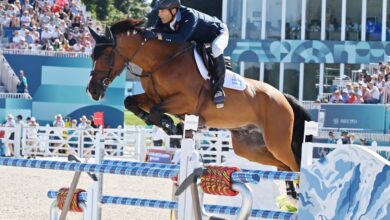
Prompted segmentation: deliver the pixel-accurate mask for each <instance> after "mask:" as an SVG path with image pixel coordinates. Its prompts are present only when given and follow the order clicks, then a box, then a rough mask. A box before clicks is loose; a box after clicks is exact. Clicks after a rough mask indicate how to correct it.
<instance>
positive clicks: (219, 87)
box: [211, 54, 226, 108]
mask: <svg viewBox="0 0 390 220" xmlns="http://www.w3.org/2000/svg"><path fill="white" fill-rule="evenodd" d="M225 71H226V67H225V59H224V57H223V54H222V55H220V56H219V57H217V58H214V71H213V74H212V77H211V83H212V88H213V89H212V94H213V102H214V104H215V105H216V107H217V108H223V106H224V102H225V92H224V91H223V83H224V81H225Z"/></svg>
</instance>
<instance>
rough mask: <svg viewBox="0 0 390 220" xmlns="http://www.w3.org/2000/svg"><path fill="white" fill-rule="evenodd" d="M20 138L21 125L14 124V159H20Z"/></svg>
mask: <svg viewBox="0 0 390 220" xmlns="http://www.w3.org/2000/svg"><path fill="white" fill-rule="evenodd" d="M21 138H22V124H19V123H17V124H15V131H14V155H15V157H16V158H21V157H22V156H21V155H20V150H21V146H20V145H21V143H20V139H21Z"/></svg>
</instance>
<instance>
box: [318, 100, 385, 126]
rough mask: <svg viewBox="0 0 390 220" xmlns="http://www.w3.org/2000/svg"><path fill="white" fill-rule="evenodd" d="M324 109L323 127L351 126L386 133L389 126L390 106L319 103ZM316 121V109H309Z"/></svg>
mask: <svg viewBox="0 0 390 220" xmlns="http://www.w3.org/2000/svg"><path fill="white" fill-rule="evenodd" d="M320 108H321V109H323V110H324V111H325V121H324V127H328V128H352V129H364V130H367V131H375V132H383V133H388V131H389V128H390V108H388V107H386V106H385V105H380V104H361V105H357V104H356V105H355V104H354V105H348V104H346V105H343V104H321V107H320ZM310 113H311V115H312V117H313V120H315V121H317V117H318V110H310Z"/></svg>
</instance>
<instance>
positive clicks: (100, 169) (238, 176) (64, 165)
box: [0, 140, 298, 219]
mask: <svg viewBox="0 0 390 220" xmlns="http://www.w3.org/2000/svg"><path fill="white" fill-rule="evenodd" d="M193 147H194V142H193V140H184V141H183V145H182V149H186V148H190V149H192V148H193ZM188 152H189V153H188V154H186V151H183V152H182V160H183V162H181V164H180V165H185V164H186V162H187V163H188V161H189V160H188V158H187V156H188V155H189V154H190V153H191V151H188ZM97 154H98V152H97ZM112 164H119V165H112ZM0 165H2V166H16V167H26V168H27V167H28V168H38V169H51V170H62V171H73V172H93V173H101V174H103V173H104V174H117V175H135V176H145V177H158V178H172V177H174V176H177V175H178V174H179V170H181V169H179V166H177V165H166V164H151V163H150V164H149V163H140V162H130V163H129V162H128V163H123V162H121V163H119V162H113V161H111V162H110V161H104V162H103V163H102V164H89V163H88V164H87V163H76V162H63V161H47V160H27V159H15V158H0ZM123 165H126V166H123ZM187 170H190V169H187ZM190 172H191V171H189V173H190ZM184 175H187V174H184ZM185 177H186V176H184V177H183V179H185ZM283 177H284V178H286V179H296V178H298V174H297V173H287V172H275V173H272V172H265V171H256V170H245V172H244V171H243V172H234V173H232V175H231V178H232V180H233V182H237V183H257V182H258V181H259V180H260V178H267V179H270V178H274V179H282V178H283ZM99 180H101V179H99ZM92 188H94V187H92ZM91 194H92V196H91V197H92V199H88V198H86V197H89V196H90V195H91ZM94 194H95V195H94ZM80 195H83V196H84V197H83V198H82V199H81V200H80V201H81V202H83V203H84V204H87V205H86V209H87V212H88V213H91V212H95V210H94V209H93V205H94V204H95V205H96V206H98V203H101V204H108V203H110V204H124V203H125V204H132V205H137V204H144V206H148V207H150V206H152V207H161V206H163V207H170V208H172V209H177V210H178V211H179V212H180V210H183V211H182V212H183V213H184V215H188V216H191V214H188V209H191V210H192V205H188V204H187V203H188V202H187V201H186V200H185V199H186V198H185V199H184V202H183V201H180V198H179V202H177V203H176V202H169V201H156V200H148V199H137V198H126V197H112V196H102V195H99V194H98V195H96V191H95V192H94V190H90V191H89V192H88V194H86V193H81V194H80ZM87 195H88V196H87ZM188 198H190V197H189V196H188V195H187V199H188ZM181 203H185V205H186V207H187V210H185V208H183V207H181ZM91 204H92V205H91ZM146 204H147V205H146ZM52 207H54V205H53V206H52ZM205 209H206V211H208V212H210V213H216V214H230V215H236V214H237V213H239V211H240V208H239V207H232V206H219V205H208V206H205ZM84 214H85V216H87V217H86V218H87V219H98V218H96V217H97V216H96V215H95V217H93V214H89V215H86V213H84ZM250 215H251V216H252V217H270V218H274V219H294V218H295V217H296V214H294V213H284V212H277V211H264V210H258V209H254V210H252V211H251V212H250ZM188 216H185V217H187V218H188ZM179 219H185V218H180V217H179Z"/></svg>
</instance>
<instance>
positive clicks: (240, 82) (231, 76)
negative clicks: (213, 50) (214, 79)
mask: <svg viewBox="0 0 390 220" xmlns="http://www.w3.org/2000/svg"><path fill="white" fill-rule="evenodd" d="M194 56H195V61H196V65H197V66H198V70H199V72H200V75H202V77H203V79H205V80H207V79H210V77H209V76H208V71H207V68H206V66H205V65H204V63H203V59H202V57H201V56H200V55H199V54H198V52H197V51H196V49H194ZM223 87H225V88H229V89H234V90H239V91H243V90H244V89H245V88H246V84H245V81H244V78H243V77H242V76H240V75H238V74H236V73H233V72H232V71H230V70H226V74H225V82H224V84H223Z"/></svg>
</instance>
